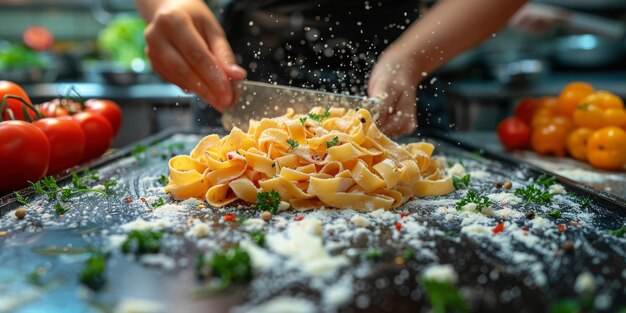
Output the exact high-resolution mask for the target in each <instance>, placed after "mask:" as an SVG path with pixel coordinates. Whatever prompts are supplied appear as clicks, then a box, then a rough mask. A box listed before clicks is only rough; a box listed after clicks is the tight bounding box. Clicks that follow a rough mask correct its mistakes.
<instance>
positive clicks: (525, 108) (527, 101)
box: [515, 97, 540, 125]
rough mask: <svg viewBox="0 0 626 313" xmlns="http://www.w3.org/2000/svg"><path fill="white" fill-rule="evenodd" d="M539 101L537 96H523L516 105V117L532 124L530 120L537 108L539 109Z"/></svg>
mask: <svg viewBox="0 0 626 313" xmlns="http://www.w3.org/2000/svg"><path fill="white" fill-rule="evenodd" d="M539 107H540V104H539V101H537V99H535V98H530V97H527V98H523V99H522V100H520V101H519V102H518V103H517V105H516V106H515V117H517V118H519V119H521V120H522V121H524V123H526V124H528V125H530V122H531V120H532V118H533V115H535V112H536V111H537V109H539Z"/></svg>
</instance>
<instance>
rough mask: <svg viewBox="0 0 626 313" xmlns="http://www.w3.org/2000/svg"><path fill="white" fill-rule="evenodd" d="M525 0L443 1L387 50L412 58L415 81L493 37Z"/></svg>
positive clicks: (398, 55)
mask: <svg viewBox="0 0 626 313" xmlns="http://www.w3.org/2000/svg"><path fill="white" fill-rule="evenodd" d="M524 2H526V1H525V0H471V1H468V0H441V1H439V2H438V3H437V4H436V5H435V6H434V7H433V8H432V9H431V10H430V11H429V12H427V13H426V14H425V15H424V16H423V17H422V18H421V19H420V20H418V21H416V22H414V23H413V24H412V25H411V26H410V27H409V28H408V29H407V30H406V31H405V32H404V33H403V34H402V36H400V38H398V39H397V40H396V41H395V42H394V43H393V44H392V45H391V46H390V47H389V48H388V49H387V50H386V51H385V53H387V52H390V51H391V52H392V53H393V55H394V56H397V57H403V58H407V60H409V61H410V66H411V68H412V72H413V73H412V75H413V76H414V79H415V82H419V81H420V80H421V78H422V77H423V73H427V74H430V73H432V72H433V71H434V70H435V69H437V68H438V67H439V66H441V65H442V64H444V63H445V62H446V61H448V60H450V59H451V58H452V57H454V56H456V55H457V54H459V53H460V52H463V51H465V50H467V49H469V48H471V47H473V46H475V45H477V44H479V43H480V42H482V41H483V40H484V39H486V38H488V37H489V36H491V35H492V34H493V33H494V32H496V31H497V30H498V29H500V28H501V27H502V26H503V25H504V24H505V23H506V21H507V20H508V19H509V17H510V16H511V15H513V13H515V12H516V11H517V10H518V9H519V8H520V7H521V6H522V4H524Z"/></svg>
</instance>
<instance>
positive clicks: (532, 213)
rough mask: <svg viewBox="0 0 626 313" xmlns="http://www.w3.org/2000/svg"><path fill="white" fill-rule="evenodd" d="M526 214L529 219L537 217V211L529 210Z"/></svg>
mask: <svg viewBox="0 0 626 313" xmlns="http://www.w3.org/2000/svg"><path fill="white" fill-rule="evenodd" d="M525 215H526V218H527V219H529V220H532V219H533V218H535V212H533V211H527V212H526V214H525Z"/></svg>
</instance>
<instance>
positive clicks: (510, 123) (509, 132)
mask: <svg viewBox="0 0 626 313" xmlns="http://www.w3.org/2000/svg"><path fill="white" fill-rule="evenodd" d="M497 133H498V138H499V139H500V142H501V143H502V145H503V146H505V147H506V148H507V149H524V148H526V147H528V144H529V142H530V126H528V125H527V124H526V123H524V121H522V120H521V119H519V118H516V117H509V118H506V119H504V120H503V121H502V122H500V124H498V128H497Z"/></svg>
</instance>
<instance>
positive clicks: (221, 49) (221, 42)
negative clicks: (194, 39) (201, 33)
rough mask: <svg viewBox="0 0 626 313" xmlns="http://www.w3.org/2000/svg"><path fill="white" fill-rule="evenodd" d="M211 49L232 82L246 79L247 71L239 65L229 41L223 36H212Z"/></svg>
mask: <svg viewBox="0 0 626 313" xmlns="http://www.w3.org/2000/svg"><path fill="white" fill-rule="evenodd" d="M209 47H210V48H211V51H212V52H213V53H214V54H215V56H216V57H217V59H218V60H219V61H220V63H221V65H222V69H223V70H224V73H226V75H227V76H228V78H230V79H231V80H236V81H237V80H243V79H245V78H246V75H247V73H246V70H245V69H243V68H242V67H241V66H239V65H237V60H236V59H235V54H234V53H233V50H232V48H231V47H230V44H229V43H228V40H226V38H225V37H224V36H223V35H216V36H212V37H211V39H210V41H209Z"/></svg>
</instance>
